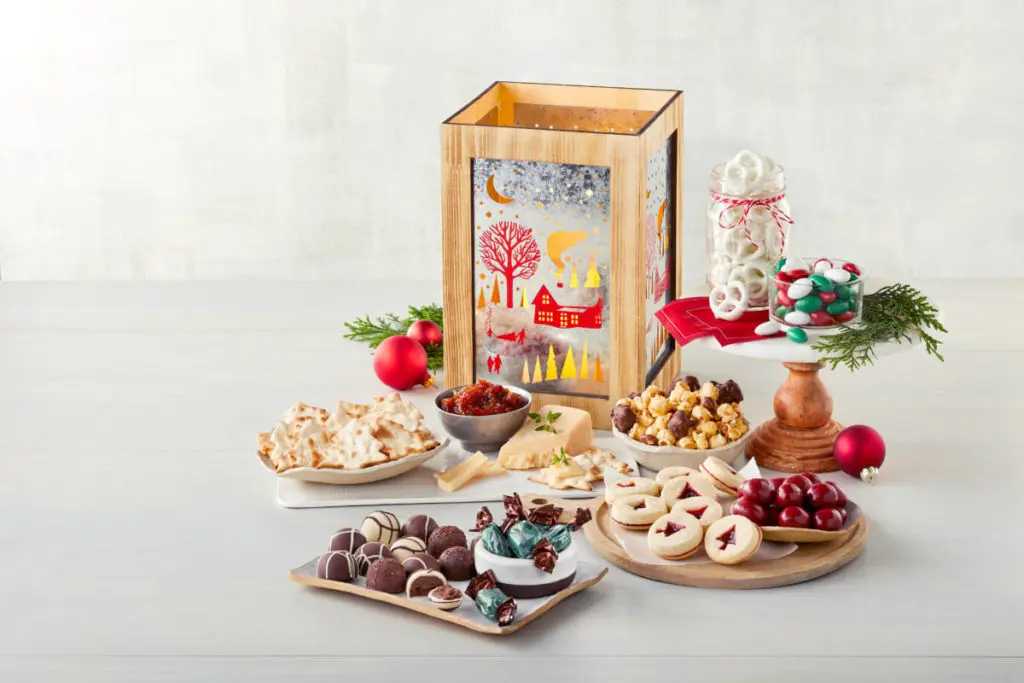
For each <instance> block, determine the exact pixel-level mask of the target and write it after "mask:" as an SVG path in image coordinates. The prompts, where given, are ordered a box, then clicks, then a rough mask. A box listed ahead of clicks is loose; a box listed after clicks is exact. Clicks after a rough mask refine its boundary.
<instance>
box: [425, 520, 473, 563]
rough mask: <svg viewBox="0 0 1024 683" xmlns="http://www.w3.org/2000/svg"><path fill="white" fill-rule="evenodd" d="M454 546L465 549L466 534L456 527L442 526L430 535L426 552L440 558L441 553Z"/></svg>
mask: <svg viewBox="0 0 1024 683" xmlns="http://www.w3.org/2000/svg"><path fill="white" fill-rule="evenodd" d="M455 546H462V547H463V548H465V547H466V534H464V533H463V532H462V529H460V528H459V527H457V526H442V527H438V528H437V530H436V531H435V532H434V533H432V534H430V539H429V540H428V541H427V552H428V553H430V554H431V555H433V556H434V557H437V558H440V557H441V553H443V552H444V551H445V550H448V548H454V547H455Z"/></svg>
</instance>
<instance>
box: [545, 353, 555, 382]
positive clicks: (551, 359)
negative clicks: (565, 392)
mask: <svg viewBox="0 0 1024 683" xmlns="http://www.w3.org/2000/svg"><path fill="white" fill-rule="evenodd" d="M544 379H558V366H557V365H555V347H554V346H550V345H549V346H548V369H547V372H546V373H545V374H544Z"/></svg>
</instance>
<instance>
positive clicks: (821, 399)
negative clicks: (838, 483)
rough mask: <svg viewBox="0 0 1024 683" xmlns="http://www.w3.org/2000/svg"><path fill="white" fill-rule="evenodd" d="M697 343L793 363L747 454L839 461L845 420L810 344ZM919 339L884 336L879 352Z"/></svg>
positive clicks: (779, 466) (808, 466) (794, 465)
mask: <svg viewBox="0 0 1024 683" xmlns="http://www.w3.org/2000/svg"><path fill="white" fill-rule="evenodd" d="M695 343H699V344H704V345H705V346H709V347H711V348H713V349H716V350H719V351H721V352H722V353H728V354H731V355H733V356H742V357H744V358H756V359H760V360H773V361H777V362H781V363H782V364H783V365H784V366H785V367H786V368H788V369H789V377H787V378H786V381H784V382H783V383H782V386H781V387H779V390H778V391H777V392H775V401H774V408H775V417H774V418H772V419H771V420H768V421H767V422H765V423H764V424H762V425H760V426H758V427H757V429H755V430H754V433H753V434H751V436H750V440H749V441H748V442H747V454H748V455H750V456H752V457H754V458H755V459H756V460H757V464H758V465H760V466H761V467H764V468H767V469H772V470H777V471H779V472H833V471H835V470H837V469H839V467H838V466H837V465H836V461H835V459H833V457H832V444H833V442H834V441H835V439H836V435H837V434H839V432H840V430H842V425H840V424H839V423H838V422H836V421H835V420H833V419H832V395H831V394H829V393H828V389H827V388H826V387H825V384H824V383H823V382H822V381H821V377H820V376H819V372H820V371H821V369H822V367H823V366H822V365H821V363H818V362H817V359H818V354H817V352H816V351H815V350H814V349H813V348H811V344H794V343H793V342H791V341H789V340H788V339H786V338H785V337H773V338H771V339H763V340H760V341H752V342H744V343H742V344H730V345H729V346H721V345H720V344H719V343H718V342H717V341H716V340H715V339H714V338H712V337H705V338H703V339H700V340H698V341H697V342H695ZM919 343H920V340H916V339H915V340H914V341H913V342H912V343H906V344H899V343H896V342H886V343H884V344H878V345H877V346H876V347H875V355H876V356H887V355H889V354H893V353H899V352H900V351H909V350H910V349H912V348H914V347H915V346H917V345H918V344H919Z"/></svg>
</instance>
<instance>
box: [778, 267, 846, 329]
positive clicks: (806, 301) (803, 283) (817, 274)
mask: <svg viewBox="0 0 1024 683" xmlns="http://www.w3.org/2000/svg"><path fill="white" fill-rule="evenodd" d="M769 295H770V297H771V306H770V308H771V313H770V317H771V319H772V320H774V321H775V322H777V323H779V325H781V326H782V327H783V329H788V328H790V327H799V328H802V329H808V330H812V331H826V330H828V329H829V328H834V327H837V326H838V325H841V324H842V325H856V324H857V323H859V322H860V319H861V315H862V313H863V310H864V305H863V299H864V280H863V278H862V274H861V271H860V268H858V267H857V266H856V265H855V264H853V263H850V262H849V261H841V260H839V259H827V258H817V259H815V258H800V257H795V258H790V259H787V260H786V263H785V264H780V266H779V270H777V271H775V270H774V269H773V271H772V274H771V278H770V280H769Z"/></svg>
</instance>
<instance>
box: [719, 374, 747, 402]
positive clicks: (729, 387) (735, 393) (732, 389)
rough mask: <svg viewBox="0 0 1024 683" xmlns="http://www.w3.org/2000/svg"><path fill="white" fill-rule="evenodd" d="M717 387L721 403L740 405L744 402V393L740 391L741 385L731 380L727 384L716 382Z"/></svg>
mask: <svg viewBox="0 0 1024 683" xmlns="http://www.w3.org/2000/svg"><path fill="white" fill-rule="evenodd" d="M715 386H716V387H718V402H719V403H739V402H740V401H742V400H743V391H742V390H741V389H740V385H739V384H736V382H734V381H732V380H731V379H730V380H727V381H725V382H716V383H715Z"/></svg>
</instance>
